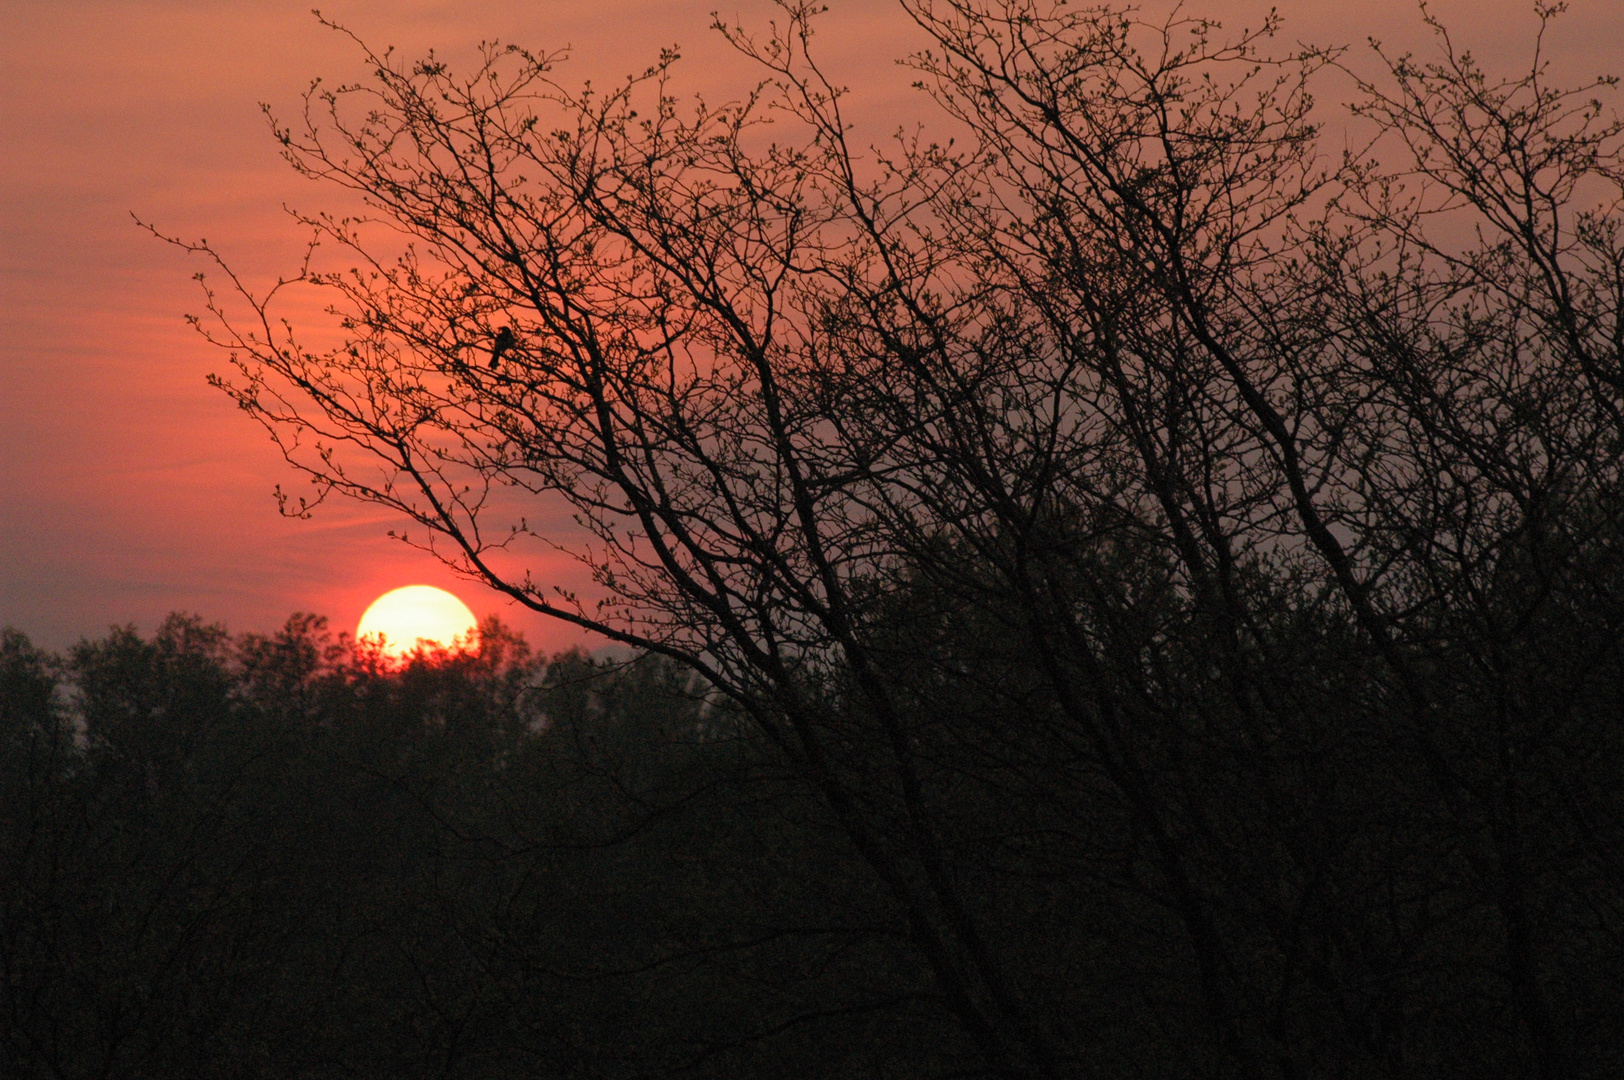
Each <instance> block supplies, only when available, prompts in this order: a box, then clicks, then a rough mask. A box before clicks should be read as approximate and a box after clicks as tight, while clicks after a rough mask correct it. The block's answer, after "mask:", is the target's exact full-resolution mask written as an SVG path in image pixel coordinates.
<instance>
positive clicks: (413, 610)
mask: <svg viewBox="0 0 1624 1080" xmlns="http://www.w3.org/2000/svg"><path fill="white" fill-rule="evenodd" d="M478 627H479V623H478V620H476V619H475V618H474V613H473V612H472V611H470V610H468V605H467V604H464V603H463V602H462V601H461V600H458V599H457V598H456V597H455V596H453V595H451V594H450V593H448V592H446V591H445V590H444V589H436V588H435V587H434V586H432V585H407V586H406V587H405V588H401V589H394V590H392V591H390V592H386V593H384V594H383V595H382V596H380V597H378V599H376V600H374V601H373V602H372V606H371V607H369V608H367V610H366V613H365V614H364V615H362V616H361V623H360V625H359V626H357V627H356V628H355V636H356V638H357V639H367V640H371V641H376V642H378V643H379V645H380V646H381V648H382V651H383V654H384V655H385V656H387V657H390V658H391V659H399V658H400V657H402V656H404V655H406V654H407V653H409V652H411V651H412V649H414V648H415V647H416V646H417V645H418V643H419V642H423V643H425V644H433V645H438V646H439V647H441V648H443V649H456V648H467V647H468V646H470V645H471V644H472V643H473V640H474V634H475V631H476V630H477V629H478Z"/></svg>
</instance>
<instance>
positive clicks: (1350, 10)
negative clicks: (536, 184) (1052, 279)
mask: <svg viewBox="0 0 1624 1080" xmlns="http://www.w3.org/2000/svg"><path fill="white" fill-rule="evenodd" d="M716 6H717V5H716V4H715V3H714V0H693V2H690V0H590V2H586V0H551V2H548V3H536V2H534V0H468V2H464V3H459V4H444V3H440V2H438V0H433V2H431V0H387V2H386V0H337V2H331V3H326V4H323V10H324V11H325V12H326V13H327V14H328V15H329V16H331V17H334V18H336V19H337V20H339V21H341V22H344V23H346V24H348V25H349V26H351V27H352V28H353V29H354V30H355V31H357V32H358V33H359V34H360V35H362V36H363V37H365V38H367V39H368V40H370V41H372V42H375V43H379V44H391V43H392V44H394V45H396V46H398V47H399V48H400V49H401V50H402V51H404V52H406V53H408V54H413V55H416V54H421V53H422V52H423V51H425V50H426V49H427V48H429V47H430V46H433V47H436V48H437V49H438V50H439V51H440V53H441V54H442V55H443V56H444V57H445V58H447V59H449V60H451V61H452V62H453V63H454V64H455V63H456V62H458V61H459V60H463V59H466V58H467V57H468V56H469V55H471V53H472V51H473V49H474V47H475V45H476V44H477V43H478V42H479V41H480V40H481V39H483V38H490V37H499V38H502V39H503V40H512V41H518V42H521V43H524V44H527V45H530V46H534V47H537V48H540V49H553V48H557V47H560V46H563V45H566V44H569V45H572V46H573V47H574V54H575V58H574V60H572V61H571V62H570V64H569V65H567V66H566V67H565V68H564V69H562V71H561V78H562V79H564V80H565V81H574V80H580V79H585V78H591V79H594V80H595V81H597V82H599V83H600V84H601V83H603V82H608V81H615V80H617V79H619V78H620V77H622V76H623V75H624V74H626V73H627V72H630V71H632V70H636V69H640V68H642V67H643V66H645V65H646V64H647V63H648V62H649V61H650V60H652V59H653V58H654V57H655V56H656V55H657V53H658V50H659V49H660V47H661V46H664V45H670V44H672V43H679V44H680V45H681V46H682V47H683V52H684V55H685V60H684V62H683V64H682V65H681V66H680V67H679V69H678V77H679V87H678V88H679V90H680V91H682V92H684V93H687V92H689V91H693V90H704V91H706V92H707V94H709V95H711V96H720V97H726V96H732V95H736V94H738V93H739V92H740V91H742V90H743V89H744V88H745V87H746V86H747V85H748V84H749V81H750V79H751V75H750V73H749V71H748V69H747V68H746V67H745V66H743V65H742V64H740V63H739V62H737V61H736V60H734V59H732V58H731V56H730V54H729V53H728V51H727V49H726V47H725V46H724V45H723V44H722V43H721V42H720V41H719V39H718V38H717V36H716V35H715V34H714V33H713V32H711V31H710V30H709V29H708V26H709V22H710V18H709V15H708V12H709V11H710V10H711V9H713V8H715V7H716ZM1279 6H1280V7H1281V9H1282V11H1283V12H1284V13H1285V14H1286V16H1287V18H1288V20H1289V21H1288V27H1287V37H1288V39H1294V38H1299V37H1301V38H1308V39H1311V40H1318V41H1331V40H1342V41H1350V42H1356V43H1357V42H1362V41H1363V40H1364V38H1365V36H1366V35H1369V34H1375V35H1377V36H1380V37H1383V38H1384V39H1385V40H1386V41H1387V43H1388V44H1389V45H1390V46H1396V47H1398V48H1400V49H1402V48H1403V47H1404V46H1405V45H1410V46H1411V47H1419V45H1420V44H1421V37H1420V35H1419V34H1418V29H1419V21H1418V19H1417V18H1416V15H1415V11H1414V7H1413V5H1410V4H1408V3H1402V4H1391V5H1385V6H1380V7H1375V8H1372V7H1370V6H1369V5H1360V4H1348V3H1346V2H1345V0H1311V2H1302V3H1293V2H1292V0H1282V2H1281V3H1280V5H1279ZM309 7H310V4H309V0H287V2H282V0H252V2H246V0H245V2H241V3H236V2H234V3H219V4H198V3H189V2H182V0H7V2H6V4H5V7H4V14H3V17H0V25H3V27H4V29H5V33H4V34H3V35H0V150H3V153H0V624H11V625H15V626H17V627H18V628H20V629H22V630H23V631H25V632H26V633H28V634H30V635H31V636H33V637H34V638H35V639H36V640H37V641H39V642H40V643H42V644H45V645H47V646H51V647H61V646H63V645H66V644H68V643H71V641H72V640H74V639H75V638H77V637H78V636H79V635H82V634H96V633H99V632H101V630H102V629H103V628H105V626H106V625H107V624H109V623H112V622H119V623H123V622H129V621H133V622H136V623H137V624H139V625H141V626H142V627H143V628H146V629H150V628H152V627H153V626H154V625H155V624H156V623H157V621H158V620H159V619H160V618H161V617H162V616H163V615H164V614H165V613H166V612H168V611H170V610H172V609H185V610H191V611H197V612H199V613H201V614H203V615H204V616H206V617H208V618H213V619H221V620H224V621H226V622H227V623H228V624H229V625H230V626H231V627H232V628H233V629H235V630H250V629H257V630H264V629H270V628H274V627H275V626H276V625H278V624H280V623H281V621H282V620H283V619H284V618H286V617H287V615H289V614H291V613H292V612H293V611H295V610H307V611H316V612H320V613H324V614H328V615H330V616H331V617H332V618H333V621H334V624H335V626H354V625H355V620H356V618H357V617H358V616H359V614H360V612H361V610H362V608H364V607H365V606H366V604H367V603H368V601H370V600H371V599H372V598H374V597H376V596H377V595H378V594H379V593H380V592H382V591H383V590H385V589H388V588H391V587H394V586H396V585H401V584H404V583H407V582H413V581H424V582H427V583H430V584H436V585H441V586H445V587H450V588H453V589H455V590H456V591H457V592H458V593H459V595H461V596H463V597H464V598H465V599H466V600H468V601H469V602H470V604H471V606H472V607H473V608H474V609H475V611H476V612H479V613H481V614H484V613H486V612H487V611H491V612H495V613H496V614H498V615H501V616H502V617H503V618H505V619H508V620H509V621H510V622H512V623H513V624H515V625H517V626H518V627H519V628H521V629H523V630H524V631H525V632H526V633H527V634H528V635H529V636H530V637H531V640H532V641H533V642H535V643H536V644H538V645H539V646H541V647H542V648H543V649H548V648H552V647H558V646H562V645H564V644H569V643H571V642H574V641H576V640H579V639H578V638H577V637H575V635H574V632H573V631H570V630H568V629H565V628H561V627H558V626H556V625H552V624H547V623H544V622H542V621H541V620H539V619H537V618H535V617H531V616H526V615H524V614H523V613H522V612H519V611H517V610H516V609H514V608H511V607H508V606H504V605H503V604H501V603H499V602H498V601H497V600H496V599H495V597H494V594H491V593H490V592H489V591H488V590H481V589H479V587H478V586H474V585H472V584H469V583H465V582H458V581H457V580H456V579H455V578H454V577H453V576H452V575H450V574H449V573H448V572H445V571H443V570H441V569H439V568H438V567H437V565H436V564H435V563H433V562H432V561H431V560H429V559H428V558H427V557H426V556H424V555H423V554H421V553H420V552H417V551H414V550H412V549H410V548H408V547H405V546H403V545H401V544H399V543H397V542H394V541H391V540H389V539H387V538H386V536H385V533H386V531H387V530H388V529H389V528H390V527H391V526H394V525H396V524H398V522H396V521H394V520H391V519H390V518H388V517H387V516H385V515H384V514H382V513H381V512H379V511H376V510H373V509H370V508H366V507H359V506H354V505H347V504H335V505H329V506H327V507H323V508H322V509H321V510H320V511H319V513H318V515H317V517H316V519H315V520H314V521H310V522H300V521H284V520H282V519H280V518H279V517H278V516H277V514H276V510H275V503H274V501H273V499H272V497H271V492H272V489H273V487H274V486H275V485H276V484H278V483H282V484H284V485H285V486H287V485H290V483H293V484H294V485H295V486H296V482H294V481H293V478H292V477H291V476H290V475H289V474H288V473H287V472H286V470H285V469H284V467H283V465H282V463H281V460H280V458H279V457H278V456H277V454H276V452H275V449H274V447H272V446H271V445H270V443H269V442H268V441H267V439H266V437H265V435H264V433H263V432H261V431H259V430H258V429H257V428H255V427H253V426H252V425H251V424H249V423H248V422H246V421H245V419H244V418H243V417H242V416H241V415H240V414H238V413H237V412H235V410H234V409H233V408H232V407H231V406H230V403H229V402H228V401H227V400H226V399H225V398H224V397H223V396H221V395H219V394H218V393H216V392H214V391H212V390H210V389H209V388H208V387H206V386H205V385H204V376H205V375H206V374H207V373H208V372H210V371H215V370H219V369H220V367H221V366H222V358H221V356H220V355H219V354H217V353H215V352H213V351H211V350H210V349H208V348H207V347H206V346H205V345H204V344H203V343H202V342H200V341H199V340H198V339H197V338H196V337H195V335H193V334H192V333H191V332H190V331H188V330H187V328H186V327H185V326H184V324H183V323H182V318H181V317H182V315H183V313H185V312H189V311H195V310H197V309H198V307H199V298H198V293H197V291H196V286H195V285H194V284H193V283H192V282H191V281H190V280H189V277H190V275H191V274H192V273H193V272H194V271H195V270H197V269H199V267H198V265H197V264H195V263H193V262H191V261H189V260H188V259H186V258H184V257H183V256H181V255H180V254H178V253H177V252H175V251H173V250H170V249H167V248H165V247H163V246H162V245H160V244H158V243H157V242H156V241H154V240H153V239H152V238H151V237H149V236H146V235H145V234H143V233H142V232H141V231H140V230H139V229H138V228H137V227H136V226H135V224H134V223H133V222H132V221H131V217H130V215H131V212H132V211H133V212H135V213H136V214H139V215H140V216H141V217H142V218H144V219H146V220H149V221H152V222H153V223H155V224H156V225H158V226H159V227H160V228H162V229H164V230H165V231H168V232H172V233H176V234H180V235H183V236H189V237H207V238H208V239H210V240H211V241H214V242H215V243H216V245H217V246H219V247H220V248H222V249H223V250H225V251H227V252H229V253H230V254H231V255H232V256H233V257H234V258H235V259H237V260H239V262H240V265H241V266H242V267H243V269H244V270H246V271H247V272H248V273H249V274H250V275H253V276H255V277H256V280H259V281H264V280H268V279H269V278H271V277H273V276H274V275H275V274H276V273H277V272H278V271H286V270H288V269H290V268H291V260H292V259H294V258H295V257H296V254H297V251H298V245H299V241H300V239H301V237H300V235H299V233H298V232H297V231H296V230H295V229H294V228H293V227H292V225H291V223H290V222H288V221H287V219H286V218H285V217H284V216H283V214H282V212H281V209H280V208H281V206H282V205H283V204H284V203H286V204H291V205H296V206H299V207H301V208H303V209H306V210H313V209H316V208H318V207H333V208H340V209H342V208H343V205H344V204H343V203H342V201H341V200H339V199H338V198H337V197H336V196H335V195H334V194H333V193H331V192H328V191H325V190H322V189H319V188H316V187H314V186H312V185H311V184H310V183H308V182H306V181H302V180H300V179H299V178H298V177H296V176H294V175H293V174H292V173H291V172H290V171H289V170H288V169H287V168H286V166H285V165H284V164H283V163H282V162H280V160H279V159H278V158H277V155H276V153H275V146H274V144H273V142H272V140H271V139H270V138H269V136H268V134H267V132H266V129H265V126H264V122H263V120H262V118H261V116H260V114H259V110H258V107H257V103H258V102H260V101H267V102H270V103H271V104H272V105H273V106H274V107H275V108H277V109H278V110H280V111H281V112H283V113H287V112H290V111H291V110H292V109H293V108H294V107H295V106H296V105H297V102H298V95H299V93H300V91H301V90H302V89H303V88H304V86H305V85H306V83H307V82H308V80H309V79H310V78H312V77H314V76H317V75H322V76H325V77H326V78H327V79H328V80H330V81H331V80H345V79H353V78H356V77H359V76H360V75H362V74H363V73H362V72H361V71H360V70H359V69H358V67H357V57H356V53H355V50H354V48H353V46H352V45H350V44H349V43H348V42H347V41H345V40H344V39H343V38H341V37H340V36H338V35H336V34H333V33H331V32H330V31H327V30H324V29H322V28H321V27H320V26H319V25H318V24H317V23H316V21H315V20H314V19H313V18H312V17H311V15H310V14H309V11H308V9H309ZM724 7H725V11H726V13H727V14H729V15H734V14H736V15H737V16H738V17H740V18H742V19H743V20H745V21H746V22H752V21H753V23H754V25H757V26H760V25H763V24H764V23H765V21H766V19H767V18H769V17H770V12H771V7H770V5H768V4H767V3H765V2H760V0H750V2H744V3H738V4H730V5H725V6H724ZM1264 7H1266V5H1265V4H1262V3H1251V2H1249V0H1248V2H1236V0H1213V2H1210V3H1207V4H1205V5H1203V4H1199V3H1194V4H1191V5H1190V6H1189V10H1191V11H1213V12H1216V13H1219V14H1221V15H1222V16H1223V17H1224V18H1225V19H1226V20H1227V21H1228V22H1229V23H1230V25H1231V26H1238V25H1242V24H1246V23H1248V22H1251V23H1253V24H1255V22H1256V17H1257V13H1258V12H1260V11H1261V10H1263V9H1264ZM1432 8H1433V10H1434V11H1435V12H1436V13H1437V14H1439V15H1440V16H1441V17H1443V18H1444V19H1445V20H1446V21H1448V22H1451V23H1453V24H1454V25H1455V26H1456V27H1457V28H1458V32H1459V36H1460V37H1461V38H1462V40H1464V41H1465V42H1466V43H1467V44H1469V45H1471V46H1472V47H1474V48H1475V49H1476V51H1477V52H1478V53H1479V54H1480V55H1481V56H1482V57H1483V59H1484V60H1485V61H1486V62H1488V63H1490V64H1496V63H1502V62H1512V61H1514V60H1515V59H1517V58H1519V57H1522V56H1524V55H1525V49H1524V45H1525V43H1526V40H1527V32H1528V30H1529V28H1530V27H1531V26H1532V25H1533V21H1532V17H1531V15H1530V14H1529V11H1530V8H1531V4H1530V3H1528V2H1526V0H1515V2H1513V0H1492V2H1480V0H1438V2H1435V3H1434V4H1433V5H1432ZM914 40H915V39H914V38H913V36H912V35H911V34H910V32H909V26H908V24H907V22H906V20H905V18H904V17H903V16H902V14H901V13H900V10H899V9H898V8H897V7H896V6H895V5H894V4H891V3H889V2H885V0H858V2H853V0H833V5H832V10H831V11H830V13H829V16H828V17H827V18H826V19H825V21H824V23H823V28H822V30H821V31H820V36H819V39H818V41H817V46H818V48H819V51H820V55H822V56H823V57H824V58H825V60H826V61H827V65H828V69H829V72H830V74H831V75H832V76H833V78H834V79H835V80H836V81H837V82H843V83H846V84H848V85H850V86H851V87H852V88H853V95H852V97H851V99H850V100H849V102H848V105H847V115H848V116H849V117H850V118H851V119H852V120H853V121H854V122H855V123H856V124H857V131H856V138H857V140H858V141H859V142H872V141H879V140H883V139H885V138H886V137H887V136H888V135H889V133H890V132H891V131H892V130H893V129H894V128H895V127H896V126H897V125H898V124H899V123H903V122H906V121H909V120H910V119H911V118H913V117H918V116H924V115H928V111H927V108H926V107H925V106H924V105H923V104H922V103H921V102H920V101H919V100H918V98H917V95H915V94H914V93H913V92H912V91H910V90H909V89H908V84H909V81H910V73H909V72H907V71H906V70H904V69H900V68H898V67H897V66H895V65H894V64H892V63H891V60H892V59H893V58H894V57H897V56H899V55H901V54H902V53H904V52H906V51H907V49H908V48H909V47H910V46H911V45H912V44H913V43H914ZM1547 47H1548V51H1549V54H1550V55H1552V56H1553V57H1555V58H1556V59H1557V60H1558V62H1559V65H1560V67H1561V69H1562V70H1563V71H1564V72H1567V73H1570V74H1582V75H1592V74H1596V73H1600V72H1602V71H1604V70H1608V69H1609V68H1613V69H1619V68H1624V59H1621V58H1624V5H1621V4H1618V3H1616V0H1575V3H1574V4H1573V13H1572V14H1571V15H1570V16H1569V17H1567V18H1566V19H1564V20H1562V21H1561V22H1560V23H1559V24H1558V26H1557V28H1556V30H1555V31H1554V32H1553V36H1552V38H1551V40H1550V41H1549V42H1548V45H1547ZM529 517H530V520H531V521H532V522H538V521H540V522H543V523H545V524H546V526H547V527H549V528H556V529H567V528H568V527H569V526H568V516H567V515H566V514H563V513H562V512H560V511H557V510H556V509H554V510H549V509H548V508H545V507H543V508H532V509H531V510H530V512H529ZM532 568H533V569H534V571H535V572H536V575H537V577H538V578H539V579H540V580H543V581H557V582H559V583H560V584H563V585H565V586H567V587H572V588H579V587H581V586H583V585H584V584H586V583H585V582H584V581H583V579H582V577H581V575H580V572H579V570H578V568H576V567H575V566H574V565H573V564H571V563H569V562H568V561H565V560H563V559H562V558H561V557H556V556H555V557H553V558H552V561H550V562H542V563H537V564H534V565H533V567H532Z"/></svg>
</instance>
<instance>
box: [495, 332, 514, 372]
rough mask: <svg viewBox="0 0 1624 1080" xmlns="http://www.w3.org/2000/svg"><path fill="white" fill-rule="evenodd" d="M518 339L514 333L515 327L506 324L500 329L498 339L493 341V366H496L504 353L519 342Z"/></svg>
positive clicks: (497, 334) (497, 333)
mask: <svg viewBox="0 0 1624 1080" xmlns="http://www.w3.org/2000/svg"><path fill="white" fill-rule="evenodd" d="M518 340H519V339H518V338H516V337H514V335H513V327H511V326H504V327H502V329H500V330H498V331H497V332H496V340H495V341H493V342H491V367H493V368H494V367H496V365H497V364H498V363H500V362H501V359H502V354H504V353H506V352H507V351H508V350H509V349H511V348H513V346H514V345H515V344H517V343H518Z"/></svg>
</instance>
